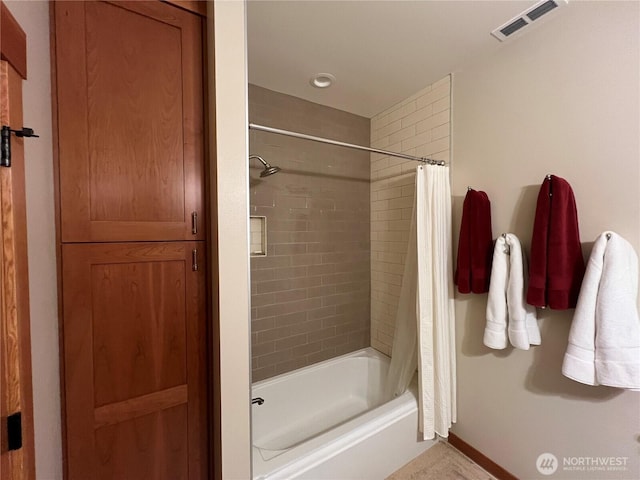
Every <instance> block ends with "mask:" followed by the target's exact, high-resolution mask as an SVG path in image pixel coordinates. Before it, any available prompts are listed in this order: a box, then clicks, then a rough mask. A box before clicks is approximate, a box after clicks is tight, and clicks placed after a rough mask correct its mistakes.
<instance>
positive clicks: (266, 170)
mask: <svg viewBox="0 0 640 480" xmlns="http://www.w3.org/2000/svg"><path fill="white" fill-rule="evenodd" d="M252 158H256V159H258V160H259V161H260V163H262V165H264V170H262V171H261V172H260V176H261V177H262V178H264V177H268V176H269V175H273V174H274V173H278V172H279V171H280V167H272V166H271V165H269V163H267V162H266V161H265V160H264V159H263V158H262V157H261V156H260V155H249V160H251V159H252Z"/></svg>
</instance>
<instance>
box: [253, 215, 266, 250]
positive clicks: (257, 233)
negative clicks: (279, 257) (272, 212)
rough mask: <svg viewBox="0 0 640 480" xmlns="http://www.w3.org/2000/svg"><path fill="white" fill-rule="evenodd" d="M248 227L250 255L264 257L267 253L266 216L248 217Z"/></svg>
mask: <svg viewBox="0 0 640 480" xmlns="http://www.w3.org/2000/svg"><path fill="white" fill-rule="evenodd" d="M249 229H250V232H251V242H250V249H249V251H250V252H251V256H252V257H265V256H266V255H267V217H261V216H254V215H252V216H251V217H250V225H249Z"/></svg>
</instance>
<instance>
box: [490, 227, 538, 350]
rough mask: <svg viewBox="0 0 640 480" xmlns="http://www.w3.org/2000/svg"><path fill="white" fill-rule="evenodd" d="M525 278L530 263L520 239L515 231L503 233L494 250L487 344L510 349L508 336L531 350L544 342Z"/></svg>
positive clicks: (523, 348) (517, 343)
mask: <svg viewBox="0 0 640 480" xmlns="http://www.w3.org/2000/svg"><path fill="white" fill-rule="evenodd" d="M525 278H527V262H526V259H525V258H524V253H523V251H522V247H521V246H520V240H518V237H516V236H515V235H513V234H512V233H507V234H505V235H501V236H500V237H498V239H497V240H496V245H495V247H494V250H493V264H492V266H491V282H490V284H489V298H488V301H487V325H486V327H485V331H484V344H485V345H486V346H487V347H489V348H494V349H498V350H501V349H503V348H506V346H507V338H508V339H509V341H510V342H511V345H513V346H514V347H516V348H519V349H521V350H528V349H529V346H530V345H540V342H541V340H540V330H539V328H538V322H537V317H536V309H535V308H534V307H532V306H531V305H528V304H527V302H526V299H525V292H526V289H525V288H524V282H525Z"/></svg>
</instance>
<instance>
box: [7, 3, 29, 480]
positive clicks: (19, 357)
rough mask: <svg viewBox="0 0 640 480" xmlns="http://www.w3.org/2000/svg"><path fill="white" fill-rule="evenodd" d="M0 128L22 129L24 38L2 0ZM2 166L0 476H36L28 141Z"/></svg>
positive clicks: (16, 141) (10, 479)
mask: <svg viewBox="0 0 640 480" xmlns="http://www.w3.org/2000/svg"><path fill="white" fill-rule="evenodd" d="M0 32H2V33H1V35H0V38H1V41H0V54H1V55H0V57H1V58H2V60H0V124H1V125H9V126H11V127H12V128H14V129H16V128H22V127H23V109H22V81H23V79H24V78H25V75H26V64H27V58H26V46H27V45H26V35H25V34H24V31H23V30H22V29H21V28H20V25H19V24H18V22H17V21H16V20H15V18H13V16H12V15H11V13H10V12H9V10H8V9H7V7H6V6H5V5H4V4H3V3H2V2H0ZM11 147H12V156H11V165H12V166H11V167H0V478H2V479H6V480H23V479H29V478H35V448H34V435H33V431H34V429H33V390H32V378H31V332H30V321H29V272H28V270H29V269H28V257H27V216H26V215H27V205H26V196H25V155H24V139H22V138H18V137H15V136H14V135H11ZM17 413H20V414H21V419H22V422H21V423H22V425H21V430H22V432H21V433H22V446H21V447H20V448H18V449H12V450H9V449H8V448H9V441H8V440H9V439H8V435H7V434H8V431H7V416H9V415H14V414H17Z"/></svg>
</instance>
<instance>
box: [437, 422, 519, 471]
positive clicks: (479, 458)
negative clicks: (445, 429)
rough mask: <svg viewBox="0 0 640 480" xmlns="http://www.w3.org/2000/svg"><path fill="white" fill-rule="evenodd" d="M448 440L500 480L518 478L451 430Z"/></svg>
mask: <svg viewBox="0 0 640 480" xmlns="http://www.w3.org/2000/svg"><path fill="white" fill-rule="evenodd" d="M448 441H449V445H451V446H452V447H454V448H457V449H458V450H460V451H461V452H462V453H464V454H465V455H466V456H467V457H469V458H470V459H471V460H473V461H474V462H476V463H477V464H478V465H480V466H481V467H482V468H484V469H485V470H486V471H487V472H489V473H490V474H491V475H493V476H494V477H496V478H497V479H498V480H518V477H516V476H515V475H513V474H512V473H509V472H508V471H506V470H505V469H504V468H502V467H501V466H500V465H498V464H497V463H496V462H494V461H493V460H491V459H490V458H489V457H487V456H486V455H485V454H484V453H482V452H481V451H479V450H476V449H475V448H473V447H472V446H471V445H469V444H468V443H467V442H465V441H464V440H462V439H461V438H460V437H458V436H457V435H455V434H453V433H451V432H449V438H448Z"/></svg>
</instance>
